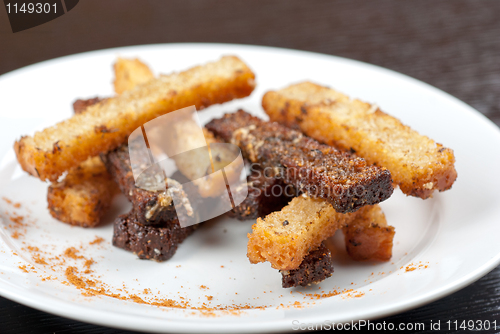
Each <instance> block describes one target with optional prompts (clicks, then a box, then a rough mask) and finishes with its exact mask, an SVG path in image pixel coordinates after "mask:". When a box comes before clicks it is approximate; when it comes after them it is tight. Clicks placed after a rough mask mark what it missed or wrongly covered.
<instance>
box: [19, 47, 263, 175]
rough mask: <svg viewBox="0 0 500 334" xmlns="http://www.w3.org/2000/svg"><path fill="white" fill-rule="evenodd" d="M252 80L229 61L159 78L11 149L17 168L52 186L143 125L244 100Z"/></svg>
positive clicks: (235, 60) (242, 67) (228, 58)
mask: <svg viewBox="0 0 500 334" xmlns="http://www.w3.org/2000/svg"><path fill="white" fill-rule="evenodd" d="M254 79H255V75H254V74H253V72H252V71H251V70H250V69H249V68H248V67H247V65H246V64H245V63H244V62H242V61H241V60H240V59H238V58H237V57H234V56H226V57H222V58H221V59H220V60H218V61H216V62H212V63H208V64H205V65H203V66H196V67H194V68H191V69H189V70H187V71H184V72H181V73H173V74H170V75H166V76H165V75H164V76H160V77H159V78H157V79H153V80H150V81H148V82H147V83H145V84H142V85H139V86H137V87H136V88H134V89H133V90H131V91H127V92H125V93H123V94H122V95H119V96H116V97H112V98H109V99H107V100H106V101H104V102H102V103H99V104H97V105H95V106H92V107H90V108H88V110H87V111H86V112H85V113H82V114H78V115H74V116H73V117H71V118H70V119H68V120H65V121H63V122H60V123H58V124H56V125H54V126H52V127H49V128H46V129H45V130H43V131H40V132H36V133H35V135H34V136H25V137H22V138H21V139H20V140H19V141H16V143H15V144H14V149H15V152H16V155H17V159H18V161H19V163H20V165H21V167H22V168H23V169H24V170H25V171H26V172H28V173H30V174H31V175H33V176H36V177H38V178H40V179H41V180H50V181H55V180H57V178H58V177H59V176H60V175H62V174H63V172H64V171H67V170H69V169H70V168H72V167H75V166H78V165H79V164H80V163H81V162H83V161H85V160H86V159H88V158H89V157H92V156H96V155H98V154H100V153H102V152H107V151H110V150H113V149H115V148H116V147H118V146H119V145H121V144H123V143H124V142H125V141H126V140H127V137H128V135H129V134H130V133H131V132H132V131H134V130H135V129H136V128H138V127H139V126H141V125H142V124H144V123H145V122H147V121H149V120H151V119H154V118H156V117H158V116H160V115H163V114H165V113H168V112H170V111H173V110H177V109H180V108H183V107H187V106H191V105H195V106H196V108H197V109H202V108H205V107H208V106H210V105H212V104H216V103H223V102H227V101H230V100H232V99H234V98H241V97H245V96H248V95H249V94H250V93H251V92H252V91H253V89H254V87H255V80H254Z"/></svg>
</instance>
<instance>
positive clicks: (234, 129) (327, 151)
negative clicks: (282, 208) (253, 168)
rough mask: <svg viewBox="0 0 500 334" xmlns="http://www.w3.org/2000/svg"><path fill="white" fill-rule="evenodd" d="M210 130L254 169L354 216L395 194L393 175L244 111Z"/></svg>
mask: <svg viewBox="0 0 500 334" xmlns="http://www.w3.org/2000/svg"><path fill="white" fill-rule="evenodd" d="M206 128H207V129H208V130H210V131H212V132H213V133H214V134H215V135H216V136H218V137H220V138H221V139H223V140H224V141H227V142H231V143H233V144H236V145H238V146H239V147H240V148H241V150H242V153H243V155H244V156H245V157H246V158H247V159H248V160H250V161H251V162H252V163H258V164H260V165H261V166H262V167H263V168H268V169H270V170H271V171H272V170H274V171H275V173H276V175H277V176H278V177H279V178H281V179H283V182H284V183H286V184H291V185H293V186H294V187H295V188H296V189H297V190H298V191H300V192H304V193H307V194H308V195H310V196H311V197H316V198H323V199H325V200H327V201H328V202H329V203H330V204H331V205H333V207H334V208H335V210H337V211H338V212H342V213H346V212H354V211H356V210H358V209H359V208H360V207H362V206H363V205H373V204H377V203H379V202H382V201H384V200H386V199H387V198H389V197H390V196H391V194H392V192H393V187H392V179H391V174H390V173H389V171H388V170H387V169H385V168H381V167H377V166H369V165H368V164H367V163H366V161H365V160H363V159H361V158H357V157H352V156H351V155H349V154H348V153H343V152H340V151H338V150H336V149H335V148H333V147H331V146H328V145H323V144H320V143H318V142H317V141H316V140H314V139H311V138H308V137H306V136H304V135H303V134H302V133H301V132H300V131H295V130H292V129H290V128H287V127H285V126H282V125H280V124H278V123H274V122H265V121H263V120H261V119H259V118H257V117H254V116H252V115H250V114H248V113H246V112H244V111H243V110H238V112H236V113H231V114H225V115H224V116H223V117H222V118H220V119H213V120H212V121H210V122H209V123H208V124H207V125H206Z"/></svg>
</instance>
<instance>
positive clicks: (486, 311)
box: [0, 0, 500, 333]
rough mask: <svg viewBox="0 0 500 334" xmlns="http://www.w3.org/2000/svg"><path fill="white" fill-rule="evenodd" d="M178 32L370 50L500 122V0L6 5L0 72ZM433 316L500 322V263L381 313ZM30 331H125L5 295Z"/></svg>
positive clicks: (4, 318)
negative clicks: (23, 19)
mask: <svg viewBox="0 0 500 334" xmlns="http://www.w3.org/2000/svg"><path fill="white" fill-rule="evenodd" d="M178 42H218V43H239V44H254V45H268V46H277V47H285V48H291V49H299V50H307V51H314V52H321V53H325V54H330V55H336V56H342V57H346V58H352V59H356V60H361V61H364V62H368V63H372V64H376V65H380V66H383V67H387V68H390V69H392V70H395V71H398V72H401V73H404V74H407V75H409V76H411V77H414V78H417V79H419V80H422V81H424V82H427V83H429V84H431V85H433V86H436V87H438V88H440V89H442V90H444V91H445V92H447V93H449V94H451V95H454V96H456V97H457V98H459V99H460V100H462V101H464V102H466V103H468V104H469V105H471V106H472V107H474V108H475V109H477V110H479V111H480V112H481V113H483V114H484V115H486V116H487V117H488V118H489V119H490V120H492V121H493V122H495V123H496V124H497V125H500V1H481V2H478V1H459V0H456V1H439V2H438V1H430V0H429V1H418V2H417V1H414V2H406V1H405V2H396V1H272V2H270V1H261V0H258V1H245V2H243V1H185V0H184V1H162V2H160V1H144V0H143V1H132V0H106V1H101V0H85V1H80V3H79V4H78V5H77V6H76V7H75V8H74V9H73V10H71V11H70V12H68V13H67V14H66V15H63V16H61V17H59V18H57V19H55V20H53V21H51V22H48V23H46V24H43V25H41V26H38V27H35V28H32V29H29V30H25V31H22V32H18V33H12V31H11V28H10V26H9V22H8V19H7V14H6V11H5V10H4V9H3V8H0V74H3V73H6V72H9V71H12V70H15V69H17V68H20V67H23V66H26V65H29V64H33V63H37V62H40V61H43V60H47V59H51V58H55V57H60V56H65V55H69V54H74V53H79V52H84V51H91V50H98V49H104V48H111V47H119V46H127V45H140V44H151V43H178ZM0 98H1V92H0ZM464 247H468V245H466V244H465V245H464ZM470 247H473V246H472V245H470ZM431 320H433V321H434V322H435V321H437V320H441V321H442V322H444V321H447V320H453V321H454V320H459V321H462V320H490V321H494V320H497V321H498V324H499V326H500V267H498V268H496V269H494V270H493V271H492V272H490V273H489V274H488V275H486V276H485V277H483V278H482V279H480V280H479V281H477V282H475V283H473V284H471V285H470V286H468V287H466V288H464V289H462V290H460V291H458V292H455V293H454V294H452V295H450V296H448V297H445V298H443V299H440V300H438V301H435V302H433V303H431V304H428V305H426V306H423V307H420V308H418V309H415V310H412V311H408V312H404V313H401V314H398V315H394V316H391V317H388V318H384V319H380V320H379V322H383V321H386V322H389V321H390V322H393V323H408V322H423V323H425V324H426V330H427V331H429V332H431V331H430V329H429V324H430V321H431ZM499 331H500V330H499ZM21 332H22V333H116V332H121V331H119V330H115V329H110V328H104V327H100V326H94V325H90V324H86V323H81V322H77V321H73V320H68V319H64V318H61V317H58V316H55V315H51V314H47V313H44V312H40V311H37V310H34V309H31V308H29V307H26V306H22V305H20V304H17V303H15V302H12V301H9V300H7V299H4V298H1V297H0V333H21Z"/></svg>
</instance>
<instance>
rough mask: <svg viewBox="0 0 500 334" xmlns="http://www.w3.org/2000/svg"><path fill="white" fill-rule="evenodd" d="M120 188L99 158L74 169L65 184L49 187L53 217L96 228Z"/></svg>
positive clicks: (49, 201)
mask: <svg viewBox="0 0 500 334" xmlns="http://www.w3.org/2000/svg"><path fill="white" fill-rule="evenodd" d="M117 192H118V187H117V185H116V183H115V182H114V181H113V179H112V178H111V176H110V175H109V173H108V171H107V170H106V167H104V165H103V163H102V162H101V161H100V159H99V158H98V157H94V158H90V159H89V160H87V161H85V162H83V163H82V164H80V166H78V167H76V168H73V169H72V170H70V171H69V172H68V175H66V177H65V178H64V180H63V181H61V182H55V183H53V184H52V185H50V186H49V188H48V192H47V202H48V208H49V212H50V214H51V215H52V216H53V217H54V218H56V219H57V220H60V221H62V222H65V223H68V224H71V225H76V226H81V227H95V226H97V225H98V224H99V223H100V222H101V218H102V216H103V215H104V213H105V212H106V210H107V209H108V208H109V206H110V204H111V200H112V199H113V195H114V194H116V193H117Z"/></svg>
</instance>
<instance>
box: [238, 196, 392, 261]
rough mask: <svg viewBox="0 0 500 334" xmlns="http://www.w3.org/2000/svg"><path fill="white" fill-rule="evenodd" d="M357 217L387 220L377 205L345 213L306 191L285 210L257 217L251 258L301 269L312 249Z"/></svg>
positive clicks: (251, 238) (250, 244) (249, 247)
mask: <svg viewBox="0 0 500 334" xmlns="http://www.w3.org/2000/svg"><path fill="white" fill-rule="evenodd" d="M355 219H362V220H367V221H368V220H374V221H377V222H380V221H382V220H384V221H385V217H384V215H383V213H382V211H381V210H380V209H379V208H378V206H377V205H373V206H364V207H362V208H361V209H359V210H358V211H357V212H354V213H346V214H342V213H338V212H337V211H335V209H334V208H333V206H332V205H330V204H329V203H328V202H326V201H325V200H322V199H314V198H310V197H308V196H306V195H305V194H302V195H301V196H299V197H295V198H294V199H293V200H292V201H291V202H290V203H289V204H288V205H287V206H285V207H284V208H283V209H282V210H281V211H276V212H273V213H271V214H269V215H268V216H266V217H265V218H263V219H261V218H258V219H257V223H256V224H254V225H253V226H252V233H249V234H248V245H247V256H248V259H249V260H250V262H251V263H259V262H265V261H269V262H270V263H271V266H272V267H273V268H275V269H279V270H292V269H297V268H298V267H299V265H300V263H301V262H302V261H303V259H304V257H305V256H306V255H307V254H308V253H309V252H310V251H311V250H315V249H317V248H318V247H319V246H320V244H321V243H322V242H323V241H324V240H325V239H327V238H329V237H331V236H332V235H334V234H335V232H336V231H337V230H339V229H341V228H344V227H346V226H348V225H349V224H351V223H352V222H353V220H355ZM356 250H357V249H356Z"/></svg>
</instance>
